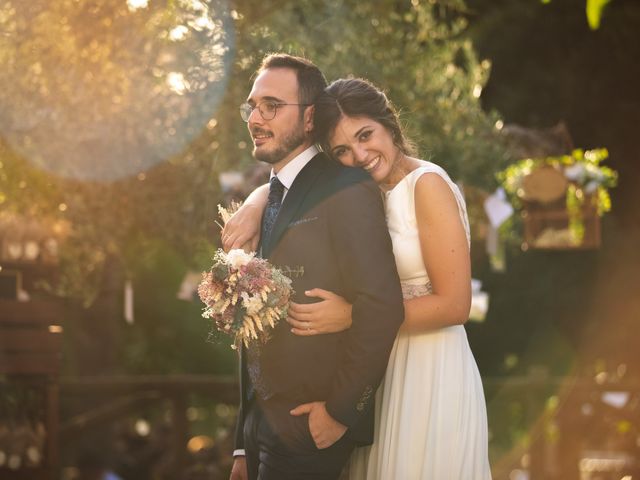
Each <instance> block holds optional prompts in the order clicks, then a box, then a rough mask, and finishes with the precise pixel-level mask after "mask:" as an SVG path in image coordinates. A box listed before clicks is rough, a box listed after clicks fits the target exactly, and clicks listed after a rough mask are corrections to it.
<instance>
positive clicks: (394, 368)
mask: <svg viewBox="0 0 640 480" xmlns="http://www.w3.org/2000/svg"><path fill="white" fill-rule="evenodd" d="M425 173H435V174H437V175H439V176H441V177H442V178H443V179H444V180H446V182H447V183H448V184H449V186H450V187H451V190H452V191H453V193H454V196H455V197H456V200H457V202H458V210H459V212H460V219H461V221H462V223H463V225H464V228H465V230H466V232H467V239H469V224H468V220H467V212H466V207H465V203H464V199H463V197H462V195H461V193H460V191H459V189H458V187H457V186H456V185H455V184H454V183H453V182H452V181H451V179H450V178H449V176H448V175H447V174H446V172H445V171H444V170H443V169H442V168H440V167H439V166H437V165H435V164H433V163H430V162H424V161H423V162H421V166H420V167H419V168H418V169H416V170H414V171H413V172H411V173H409V174H408V175H407V176H406V177H405V178H404V179H403V180H402V181H400V183H398V184H397V185H396V186H395V187H394V188H393V189H392V190H391V191H389V192H387V193H386V215H387V224H388V226H389V232H390V234H391V240H392V242H393V253H394V255H395V259H396V264H397V267H398V273H399V274H400V280H401V282H402V288H403V293H404V297H405V298H412V297H416V296H421V295H428V294H429V293H430V290H431V285H430V282H429V276H428V272H427V271H426V268H425V265H424V261H423V259H422V253H421V250H420V241H419V238H418V229H417V224H416V214H415V203H414V189H415V184H416V181H417V180H418V178H419V177H420V176H421V175H423V174H425ZM490 478H491V472H490V469H489V460H488V438H487V413H486V406H485V401H484V393H483V390H482V383H481V380H480V374H479V373H478V367H477V366H476V362H475V360H474V358H473V354H472V353H471V349H470V348H469V343H468V341H467V335H466V332H465V329H464V327H463V326H461V325H456V326H453V327H446V328H441V329H439V330H435V331H433V332H429V333H420V334H406V333H399V334H398V337H397V338H396V341H395V344H394V346H393V350H392V352H391V357H390V358H389V365H388V367H387V372H386V375H385V378H384V380H383V383H382V385H381V386H380V389H379V390H378V393H377V395H376V424H375V434H374V443H373V445H372V446H371V447H366V448H357V449H356V450H355V452H354V454H353V455H352V457H351V465H350V469H349V479H350V480H363V479H366V480H487V479H490Z"/></svg>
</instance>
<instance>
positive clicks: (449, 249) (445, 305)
mask: <svg viewBox="0 0 640 480" xmlns="http://www.w3.org/2000/svg"><path fill="white" fill-rule="evenodd" d="M415 205H416V219H417V223H418V233H419V238H420V248H421V250H422V257H423V259H424V263H425V267H426V269H427V271H428V272H429V279H430V280H431V285H432V287H433V294H432V295H426V296H422V297H416V298H412V299H408V300H405V303H404V306H405V320H404V323H403V324H402V327H401V328H402V329H403V330H404V331H409V332H423V331H429V330H434V329H437V328H442V327H448V326H451V325H461V324H464V323H465V322H466V321H467V320H468V319H469V309H470V308H471V260H470V257H469V244H468V242H467V236H466V233H465V230H464V227H463V225H462V222H461V221H460V214H459V212H458V204H457V202H456V199H455V197H454V195H453V192H452V191H451V188H450V187H449V185H447V183H446V181H445V180H444V179H442V178H441V177H440V176H439V175H437V174H431V173H427V174H424V175H422V176H421V177H420V178H419V179H418V181H417V182H416V188H415Z"/></svg>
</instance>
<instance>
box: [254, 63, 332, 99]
mask: <svg viewBox="0 0 640 480" xmlns="http://www.w3.org/2000/svg"><path fill="white" fill-rule="evenodd" d="M269 68H290V69H291V70H293V71H295V72H296V77H297V79H298V91H299V93H298V97H299V98H298V101H299V102H300V103H304V104H308V105H311V104H313V103H315V101H316V99H317V98H318V97H319V96H320V94H321V93H322V91H323V90H324V89H325V88H326V86H327V80H326V79H325V78H324V75H323V74H322V72H321V71H320V69H319V68H318V67H316V66H315V65H314V64H313V62H311V61H310V60H307V59H306V58H302V57H296V56H294V55H288V54H286V53H271V54H269V55H267V56H265V57H264V59H263V60H262V63H261V64H260V68H259V69H258V73H260V72H262V71H264V70H267V69H269Z"/></svg>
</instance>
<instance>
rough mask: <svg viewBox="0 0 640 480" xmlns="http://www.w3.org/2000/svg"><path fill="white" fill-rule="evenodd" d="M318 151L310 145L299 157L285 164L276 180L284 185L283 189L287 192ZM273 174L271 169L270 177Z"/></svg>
mask: <svg viewBox="0 0 640 480" xmlns="http://www.w3.org/2000/svg"><path fill="white" fill-rule="evenodd" d="M319 152H320V151H319V150H318V148H317V147H316V146H315V145H311V146H310V147H309V148H307V149H306V150H305V151H304V152H302V153H301V154H300V155H298V156H297V157H295V158H294V159H293V160H291V161H290V162H289V163H287V164H286V165H285V166H284V167H282V168H281V169H280V171H279V172H278V180H280V182H281V183H282V184H283V185H284V188H286V189H287V190H289V189H290V188H291V185H292V184H293V181H294V180H295V179H296V177H297V176H298V173H300V171H301V170H302V169H303V168H304V167H305V166H306V165H307V163H309V161H310V160H311V159H312V158H313V157H315V156H316V155H317V154H318V153H319ZM274 175H275V173H274V172H273V169H272V170H271V177H273V176H274Z"/></svg>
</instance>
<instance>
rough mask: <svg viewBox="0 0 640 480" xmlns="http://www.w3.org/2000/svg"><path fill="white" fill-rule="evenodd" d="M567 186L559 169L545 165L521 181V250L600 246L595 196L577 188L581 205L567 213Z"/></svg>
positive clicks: (598, 219)
mask: <svg viewBox="0 0 640 480" xmlns="http://www.w3.org/2000/svg"><path fill="white" fill-rule="evenodd" d="M570 187H571V184H570V182H569V181H568V180H567V178H566V177H565V175H564V173H563V171H562V170H561V169H559V168H556V167H553V166H550V165H547V166H542V167H538V168H536V169H535V170H534V171H533V172H531V173H530V174H529V175H527V176H526V177H524V179H523V181H522V187H521V189H520V190H519V191H518V196H519V197H520V198H521V199H522V202H523V207H524V208H523V210H522V217H523V222H524V243H523V249H525V250H526V249H529V248H536V249H547V250H575V249H591V248H598V247H599V246H600V216H599V215H598V211H597V198H596V197H595V195H586V194H585V193H584V192H583V190H581V189H580V188H579V187H576V186H573V187H572V188H575V189H576V195H577V196H579V198H580V200H581V205H579V206H576V211H574V212H570V211H569V209H568V206H567V191H568V189H569V188H570Z"/></svg>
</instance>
